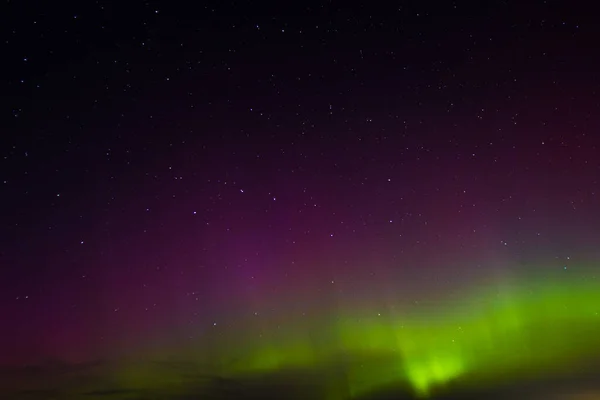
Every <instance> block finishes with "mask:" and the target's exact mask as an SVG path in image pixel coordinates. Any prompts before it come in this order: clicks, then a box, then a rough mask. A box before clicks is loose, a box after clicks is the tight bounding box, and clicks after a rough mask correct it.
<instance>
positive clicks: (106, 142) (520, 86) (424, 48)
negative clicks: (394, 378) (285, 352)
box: [0, 0, 600, 368]
mask: <svg viewBox="0 0 600 400" xmlns="http://www.w3.org/2000/svg"><path fill="white" fill-rule="evenodd" d="M291 3H293V4H291ZM347 3H348V2H334V1H327V2H286V1H280V2H272V3H271V2H249V1H248V2H245V1H202V2H186V3H184V2H166V1H146V2H138V1H123V2H110V1H94V2H87V1H83V2H81V1H80V2H66V1H64V2H58V3H57V2H41V1H40V2H34V1H29V2H28V1H16V0H13V1H5V2H4V3H3V5H2V6H1V7H0V32H1V35H0V39H1V42H0V46H1V48H2V52H1V53H0V54H2V74H1V75H0V99H1V102H0V131H1V132H0V318H1V320H2V321H3V322H2V328H1V331H2V333H1V334H0V336H1V337H2V338H3V340H2V341H1V342H0V365H4V366H6V367H7V368H12V367H22V366H24V365H32V364H33V365H37V364H39V363H48V362H51V363H67V364H70V363H93V362H96V361H97V360H99V359H105V358H110V359H117V358H120V357H131V358H133V359H136V358H138V357H140V356H139V354H146V355H147V354H153V355H156V354H158V355H159V357H160V355H163V354H181V352H182V351H183V350H182V349H185V348H186V346H187V345H186V344H185V343H188V344H189V343H193V344H189V346H193V347H194V348H197V347H198V346H201V345H203V344H206V343H208V342H210V343H214V342H213V341H214V340H217V339H214V338H215V337H219V335H221V334H223V335H225V334H226V333H225V332H232V331H252V332H254V331H255V330H256V329H258V328H257V327H258V326H261V327H262V328H261V329H265V330H267V331H268V330H270V329H276V328H277V329H278V327H279V325H280V324H282V323H286V321H288V322H289V321H292V320H293V321H295V322H294V323H300V324H302V323H301V322H298V318H300V316H302V317H306V318H307V320H310V323H309V322H307V323H306V324H308V325H311V326H317V328H315V329H318V326H319V324H321V323H322V322H323V321H327V320H331V319H335V318H338V317H339V316H340V315H341V314H343V315H346V314H351V313H352V312H353V311H352V310H356V309H358V308H360V309H367V310H372V311H373V312H379V311H378V310H380V309H381V307H383V306H384V305H386V306H388V307H392V308H394V307H398V308H401V309H411V308H413V307H414V304H418V303H419V302H423V301H432V302H433V301H437V300H436V299H439V298H443V297H444V296H445V295H448V294H452V293H463V292H467V291H470V290H471V289H472V288H474V287H480V285H479V283H478V282H482V281H486V282H487V281H498V280H500V281H501V280H502V279H504V278H503V277H506V276H521V275H536V274H544V273H551V272H548V271H555V270H559V271H560V270H562V269H563V268H564V267H565V266H567V265H569V266H571V265H579V264H581V265H583V264H586V265H587V264H589V263H592V264H593V263H594V262H597V261H598V259H599V257H600V254H599V252H598V248H600V247H599V243H598V240H599V237H600V236H599V235H600V207H599V205H600V204H599V196H600V193H599V190H600V188H599V182H598V180H599V176H600V149H599V147H598V146H599V145H600V135H599V133H598V132H599V128H600V120H599V118H598V115H599V112H600V101H599V90H600V81H599V74H600V72H599V71H600V58H599V56H598V51H597V39H598V37H600V36H599V33H600V28H598V25H597V23H596V21H595V17H594V13H593V11H592V10H591V9H585V8H579V7H578V6H577V5H576V4H575V3H573V2H563V1H529V2H526V3H527V4H523V3H524V2H518V1H514V2H513V1H480V2H468V1H438V2H362V4H360V3H358V2H350V3H352V4H347ZM390 304H391V305H390ZM263 316H264V317H263ZM253 318H254V319H253ZM261 318H264V320H261ZM216 347H219V346H216ZM211 354H212V353H211ZM215 354H217V355H214V357H217V358H218V351H216V352H215ZM50 360H51V361H50Z"/></svg>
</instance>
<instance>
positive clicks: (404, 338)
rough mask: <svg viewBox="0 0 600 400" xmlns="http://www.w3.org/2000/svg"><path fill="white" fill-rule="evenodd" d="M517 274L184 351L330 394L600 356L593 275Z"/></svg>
mask: <svg viewBox="0 0 600 400" xmlns="http://www.w3.org/2000/svg"><path fill="white" fill-rule="evenodd" d="M519 282H520V283H519V284H512V285H508V284H504V285H502V286H498V285H496V286H495V287H494V289H489V288H488V289H485V290H480V291H479V292H475V293H471V295H469V296H467V297H465V298H460V299H452V300H446V301H445V302H443V303H441V304H440V303H436V304H431V305H423V306H421V307H420V308H419V310H418V312H413V313H404V314H403V315H382V314H377V313H375V314H374V313H372V312H370V313H369V312H366V311H364V312H363V311H359V310H354V312H350V313H342V312H340V313H339V315H336V316H335V317H334V318H331V317H329V318H328V319H327V320H326V321H325V322H324V321H320V322H319V323H315V324H307V323H306V322H305V321H299V322H298V321H296V322H291V321H288V322H290V323H288V324H287V325H285V326H280V327H279V328H278V329H274V330H270V331H269V332H271V333H270V334H268V335H267V334H265V335H263V336H262V337H261V336H260V335H258V334H256V332H253V331H252V330H251V329H249V330H248V331H244V332H241V331H237V332H229V333H228V335H229V336H227V335H223V336H220V337H219V338H217V339H215V340H216V342H213V343H212V345H211V349H208V348H206V347H203V348H196V349H189V348H188V349H185V351H184V352H185V353H186V354H187V356H188V357H190V356H193V357H194V358H196V360H195V361H194V363H193V365H194V369H196V370H197V372H198V375H197V376H214V377H216V376H218V377H220V378H219V379H221V380H222V382H239V383H240V385H242V386H241V387H247V385H248V382H254V381H257V380H261V382H266V381H272V382H277V381H279V382H286V383H287V384H289V385H297V386H299V387H302V388H306V387H307V386H309V385H308V383H306V382H308V381H310V382H311V385H313V386H314V387H316V388H315V389H314V391H313V392H311V394H310V395H306V394H304V396H310V397H311V398H323V399H330V400H337V399H348V398H350V399H354V398H363V397H364V396H368V395H369V394H370V393H374V392H377V391H378V390H381V389H384V388H386V387H398V388H403V390H405V391H406V390H409V391H410V392H412V396H413V397H417V398H424V399H425V398H430V397H434V396H436V395H437V394H438V393H444V392H445V391H449V390H456V388H457V387H458V388H461V390H467V389H476V388H479V387H489V388H493V387H495V386H498V387H499V386H501V385H504V384H514V383H515V382H526V381H528V380H535V379H552V378H553V377H565V376H569V375H572V374H577V373H578V372H581V371H582V370H585V368H586V366H589V365H590V363H592V362H594V361H595V359H596V358H597V357H598V356H600V315H599V313H600V285H599V284H598V281H597V280H596V278H595V276H592V275H590V274H585V275H574V274H572V273H571V271H564V273H563V274H561V275H560V276H555V277H554V278H553V279H549V278H545V279H539V277H538V279H525V280H520V281H519ZM307 326H310V328H309V327H307ZM188 359H189V358H188ZM188 369H189V368H188ZM188 372H191V371H189V370H188ZM303 374H304V375H303ZM301 377H302V378H301ZM303 379H306V380H307V381H304V380H303ZM116 380H117V381H118V382H119V384H120V385H122V386H123V387H128V388H131V387H133V388H139V389H148V390H158V389H159V388H160V387H165V386H173V385H176V386H177V385H179V386H181V387H184V386H186V385H187V384H188V383H186V381H185V379H182V378H181V376H179V375H178V373H174V374H173V375H172V376H170V375H169V374H165V373H164V372H163V373H161V374H160V376H157V373H156V372H155V371H154V370H153V369H151V368H150V369H144V368H140V367H139V365H134V364H131V365H129V367H127V368H123V369H121V370H120V372H119V373H118V375H117V377H116ZM192 380H193V379H192ZM206 382H208V383H206V384H202V385H201V386H202V388H201V389H202V390H204V391H205V392H206V393H209V392H211V391H213V392H214V391H215V390H217V389H215V385H214V381H212V380H207V381H206ZM195 384H196V385H198V384H199V383H198V380H196V382H195ZM244 385H246V386H244ZM226 386H227V385H226ZM313 386H311V387H313ZM182 390H184V389H182ZM299 390H302V389H299ZM300 398H302V397H300Z"/></svg>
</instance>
